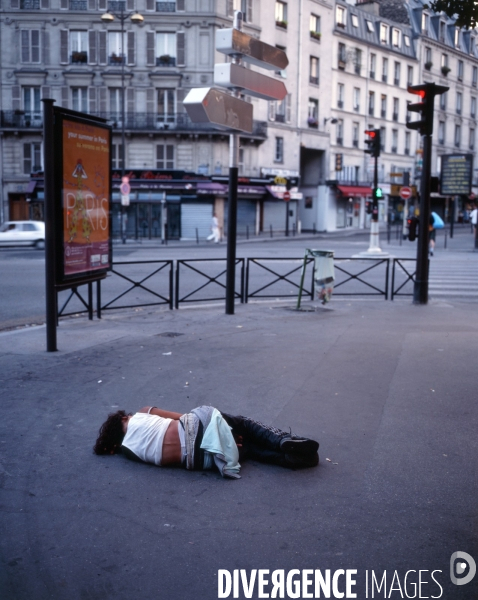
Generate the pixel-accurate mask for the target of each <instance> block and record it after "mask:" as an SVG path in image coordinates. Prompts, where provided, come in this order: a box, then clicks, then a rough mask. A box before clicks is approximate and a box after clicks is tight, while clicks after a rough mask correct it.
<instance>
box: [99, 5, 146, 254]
mask: <svg viewBox="0 0 478 600" xmlns="http://www.w3.org/2000/svg"><path fill="white" fill-rule="evenodd" d="M111 4H112V5H113V6H114V7H116V8H118V9H119V10H118V12H114V11H112V10H108V11H107V12H105V13H104V14H103V15H101V20H102V21H103V23H106V24H110V23H113V21H114V20H115V19H118V20H119V22H120V23H121V175H122V181H123V182H124V176H125V157H126V142H125V137H126V136H125V125H126V124H125V116H126V111H125V84H124V65H125V62H126V53H125V44H124V34H125V29H124V24H125V22H126V20H127V19H130V20H131V22H132V23H134V24H135V25H140V24H141V23H143V21H144V17H143V15H141V14H139V13H138V12H136V11H129V12H126V11H125V10H124V7H125V2H113V3H111ZM124 217H125V205H124V204H123V202H121V239H122V242H123V244H126V228H125V222H124V221H125V218H124Z"/></svg>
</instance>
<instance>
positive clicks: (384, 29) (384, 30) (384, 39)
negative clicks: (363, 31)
mask: <svg viewBox="0 0 478 600" xmlns="http://www.w3.org/2000/svg"><path fill="white" fill-rule="evenodd" d="M380 43H381V44H388V25H385V23H380Z"/></svg>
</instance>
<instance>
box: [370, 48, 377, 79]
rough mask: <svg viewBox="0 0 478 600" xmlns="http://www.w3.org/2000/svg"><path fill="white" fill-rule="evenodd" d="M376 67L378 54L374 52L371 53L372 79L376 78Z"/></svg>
mask: <svg viewBox="0 0 478 600" xmlns="http://www.w3.org/2000/svg"><path fill="white" fill-rule="evenodd" d="M376 67H377V55H376V54H373V53H372V54H371V55H370V79H375V70H376Z"/></svg>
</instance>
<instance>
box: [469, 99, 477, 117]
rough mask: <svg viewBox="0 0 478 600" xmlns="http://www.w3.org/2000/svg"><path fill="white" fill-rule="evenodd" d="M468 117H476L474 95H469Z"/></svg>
mask: <svg viewBox="0 0 478 600" xmlns="http://www.w3.org/2000/svg"><path fill="white" fill-rule="evenodd" d="M470 117H471V118H472V119H474V118H475V117H476V98H475V96H472V97H471V107H470Z"/></svg>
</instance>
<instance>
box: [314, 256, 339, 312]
mask: <svg viewBox="0 0 478 600" xmlns="http://www.w3.org/2000/svg"><path fill="white" fill-rule="evenodd" d="M309 252H310V254H312V256H313V257H314V259H315V260H314V262H315V265H314V281H315V291H316V293H317V298H318V300H320V301H321V302H322V304H327V302H329V301H330V298H331V296H332V293H333V291H334V281H335V273H334V253H333V252H332V251H330V250H309Z"/></svg>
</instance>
